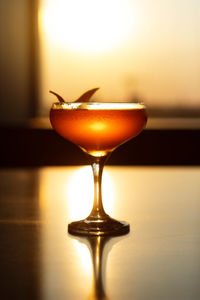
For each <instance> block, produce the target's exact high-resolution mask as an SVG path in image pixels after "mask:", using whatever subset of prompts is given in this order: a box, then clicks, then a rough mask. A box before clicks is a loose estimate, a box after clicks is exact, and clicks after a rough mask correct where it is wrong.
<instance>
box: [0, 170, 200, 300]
mask: <svg viewBox="0 0 200 300" xmlns="http://www.w3.org/2000/svg"><path fill="white" fill-rule="evenodd" d="M92 189H93V185H92V174H91V170H90V167H88V166H87V167H76V166H73V167H57V168H55V167H52V168H48V167H45V168H39V169H1V170H0V273H1V277H0V279H1V280H0V299H2V300H4V299H22V300H23V299H42V300H43V299H45V300H64V299H67V300H68V299H69V300H82V299H83V300H84V299H110V300H131V299H133V300H151V299H152V300H179V299H180V300H199V299H200V284H199V281H200V167H122V166H121V167H120V166H118V167H114V166H108V167H106V168H105V173H104V181H103V196H104V206H105V210H106V211H107V212H108V213H109V214H110V215H112V216H113V217H115V218H118V219H122V220H127V221H129V222H130V225H131V231H130V233H129V234H128V235H125V236H122V237H115V238H100V237H99V238H91V239H88V238H83V237H74V236H71V235H69V234H68V233H67V223H68V222H70V221H72V220H77V219H80V218H84V217H85V216H87V215H88V214H89V211H90V209H91V205H92Z"/></svg>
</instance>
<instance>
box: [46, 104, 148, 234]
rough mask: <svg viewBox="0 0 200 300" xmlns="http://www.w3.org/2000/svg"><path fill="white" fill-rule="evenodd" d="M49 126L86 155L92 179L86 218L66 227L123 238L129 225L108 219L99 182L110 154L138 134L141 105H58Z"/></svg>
mask: <svg viewBox="0 0 200 300" xmlns="http://www.w3.org/2000/svg"><path fill="white" fill-rule="evenodd" d="M50 121H51V124H52V127H53V128H54V129H55V131H56V132H57V133H59V134H60V135H61V136H62V137H64V138H65V139H67V140H69V141H71V142H73V143H74V144H76V145H77V146H79V147H80V148H81V149H82V150H83V151H84V152H86V153H87V155H88V159H89V162H90V163H91V166H92V170H93V176H94V203H93V208H92V211H91V213H90V214H89V216H88V217H87V218H86V219H84V220H80V221H75V222H72V223H70V224H69V225H68V231H69V233H71V234H76V235H96V236H98V235H122V234H126V233H128V232H129V224H128V223H126V222H121V221H118V220H115V219H113V218H111V217H110V216H109V215H108V214H106V212H105V211H104V208H103V203H102V193H101V179H102V172H103V167H104V164H105V162H106V160H107V159H108V157H109V155H110V154H111V152H112V151H113V150H114V149H116V148H117V147H118V146H119V145H121V144H123V143H125V142H127V141H128V140H130V139H132V138H133V137H135V136H136V135H138V134H139V133H140V132H141V131H142V129H143V128H144V127H145V124H146V121H147V115H146V111H145V106H144V104H142V103H130V102H120V103H119V102H117V103H113V102H110V103H102V102H101V103H100V102H98V103H95V102H82V103H81V102H65V103H64V102H62V103H61V102H58V103H54V104H53V105H52V108H51V111H50Z"/></svg>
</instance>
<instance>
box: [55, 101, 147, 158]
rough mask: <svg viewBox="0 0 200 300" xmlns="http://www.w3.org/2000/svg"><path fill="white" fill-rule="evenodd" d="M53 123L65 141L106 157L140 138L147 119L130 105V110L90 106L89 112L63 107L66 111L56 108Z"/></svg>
mask: <svg viewBox="0 0 200 300" xmlns="http://www.w3.org/2000/svg"><path fill="white" fill-rule="evenodd" d="M80 107H81V106H80ZM102 107H103V108H102ZM112 107H113V108H112ZM117 107H119V109H118V108H117ZM126 107H127V108H126ZM50 121H51V124H52V126H53V128H54V129H55V130H56V131H57V132H58V133H59V134H60V135H61V136H63V137H64V138H65V139H67V140H69V141H71V142H73V143H75V144H76V145H78V146H79V147H81V148H82V149H83V150H84V151H86V152H88V153H89V154H91V155H93V156H103V155H106V154H107V153H108V152H111V151H113V150H114V149H115V148H116V147H117V146H119V145H120V144H122V143H124V142H126V141H128V140H129V139H131V138H133V137H135V136H136V135H138V134H139V133H140V132H141V131H142V129H143V128H144V126H145V124H146V121H147V116H146V112H145V109H144V107H143V106H139V105H136V106H133V108H131V105H130V104H129V103H127V106H126V105H125V104H122V105H119V106H116V105H112V104H109V106H105V105H102V106H100V105H97V106H92V105H90V106H89V109H85V108H78V107H77V108H75V109H74V108H73V109H68V108H67V106H65V105H64V107H63V108H58V107H54V106H53V108H52V109H51V111H50Z"/></svg>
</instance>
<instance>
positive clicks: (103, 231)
mask: <svg viewBox="0 0 200 300" xmlns="http://www.w3.org/2000/svg"><path fill="white" fill-rule="evenodd" d="M129 231H130V226H129V224H128V223H126V222H122V221H117V220H115V219H112V218H110V217H109V216H108V217H107V218H106V219H92V218H90V217H88V218H86V219H84V220H81V221H76V222H72V223H70V224H69V225H68V232H69V233H71V234H74V235H86V236H91V235H95V236H99V235H110V236H116V235H123V234H127V233H128V232H129Z"/></svg>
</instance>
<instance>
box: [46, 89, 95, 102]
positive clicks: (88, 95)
mask: <svg viewBox="0 0 200 300" xmlns="http://www.w3.org/2000/svg"><path fill="white" fill-rule="evenodd" d="M98 89H99V88H94V89H91V90H89V91H87V92H85V93H84V94H83V95H81V96H80V97H79V98H78V99H77V100H76V101H74V102H89V101H90V99H91V97H92V96H93V94H94V93H95V92H96V91H97V90H98ZM49 93H51V94H53V95H55V96H56V97H57V98H58V100H59V102H61V103H66V102H67V101H65V100H64V99H63V98H62V97H61V96H60V95H59V94H57V93H55V92H53V91H49Z"/></svg>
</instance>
